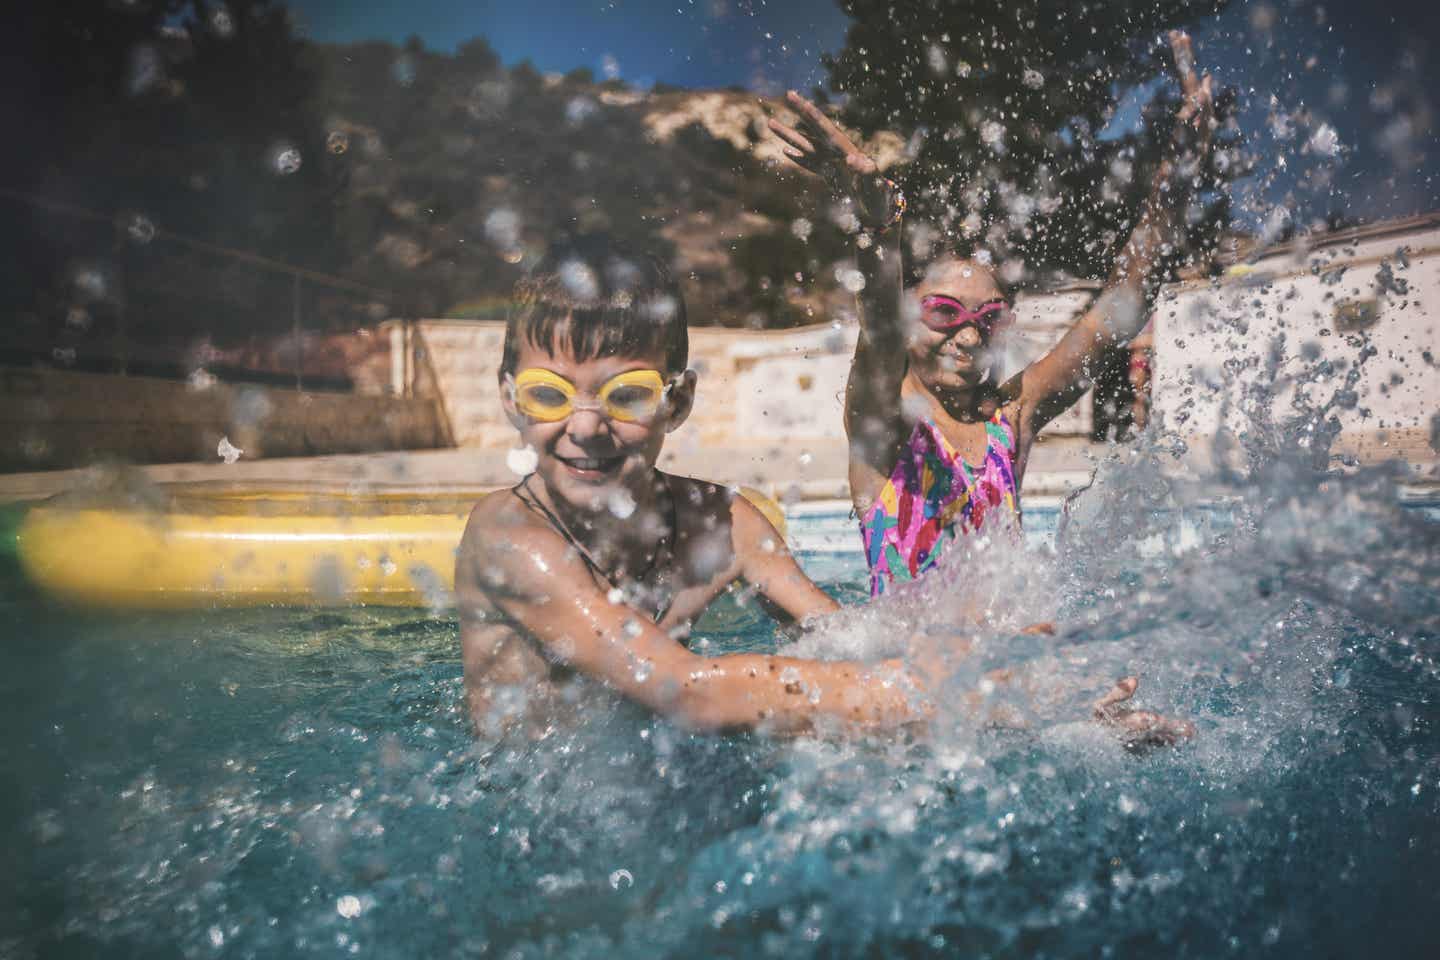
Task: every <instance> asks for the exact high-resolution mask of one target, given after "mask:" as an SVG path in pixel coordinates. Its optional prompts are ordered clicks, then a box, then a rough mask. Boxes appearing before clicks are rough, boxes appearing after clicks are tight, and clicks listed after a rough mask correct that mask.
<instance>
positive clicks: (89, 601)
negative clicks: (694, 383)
mask: <svg viewBox="0 0 1440 960" xmlns="http://www.w3.org/2000/svg"><path fill="white" fill-rule="evenodd" d="M740 492H741V493H742V494H743V495H744V496H745V497H746V499H748V500H750V501H751V502H752V503H754V504H755V505H756V506H757V507H758V508H759V509H760V511H761V512H762V513H763V514H765V516H766V518H767V519H769V520H770V522H771V523H772V524H774V525H775V527H776V529H777V530H779V531H780V534H781V535H782V536H784V534H785V515H784V513H783V512H782V511H781V509H780V507H779V505H778V504H776V503H775V501H774V500H772V499H770V498H769V497H767V496H765V495H764V494H763V493H760V492H759V491H757V490H752V489H750V488H748V487H742V488H741V491H740ZM482 493H483V491H476V492H474V493H468V492H467V493H447V494H442V495H416V494H413V493H412V494H388V493H387V494H373V493H372V494H349V495H335V494H315V493H307V492H293V491H254V492H231V491H206V490H200V491H196V490H183V489H182V490H172V491H165V492H164V495H163V497H162V498H161V502H160V503H158V504H151V505H148V506H144V507H141V506H131V507H122V508H115V507H102V506H96V505H94V504H93V503H85V502H83V501H81V502H75V501H72V502H66V501H65V500H64V499H63V498H62V499H59V500H56V501H47V502H45V503H41V504H38V505H36V506H34V507H31V508H30V510H29V511H28V512H27V514H26V515H25V518H24V520H23V521H22V522H21V524H20V528H19V530H18V532H17V535H16V552H17V555H18V558H19V561H20V564H21V566H22V568H23V569H24V571H25V573H26V575H27V577H28V578H29V579H30V581H31V582H32V583H34V584H36V585H37V586H39V587H40V588H41V589H43V590H44V591H45V592H46V593H48V594H49V595H51V596H52V597H55V598H56V599H59V600H62V601H64V602H67V603H73V604H79V605H83V606H90V607H105V608H111V609H126V610H183V609H195V608H202V607H253V606H267V605H282V606H291V605H295V606H303V605H322V606H338V605H352V604H368V605H378V606H394V607H420V606H430V607H437V606H445V605H447V604H448V603H449V602H450V600H451V593H452V591H453V589H454V566H455V548H456V547H457V546H458V545H459V543H460V535H461V533H462V532H464V529H465V521H466V518H467V517H468V516H469V513H470V507H471V506H472V505H473V504H474V503H475V501H476V499H478V498H479V497H480V496H481V495H482Z"/></svg>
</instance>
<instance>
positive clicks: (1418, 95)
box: [290, 0, 1440, 226]
mask: <svg viewBox="0 0 1440 960" xmlns="http://www.w3.org/2000/svg"><path fill="white" fill-rule="evenodd" d="M897 2H904V0H897ZM290 5H291V7H292V9H293V10H294V12H295V14H296V18H297V20H298V22H299V23H300V25H301V26H302V27H303V28H304V29H305V31H306V32H307V33H308V34H309V36H311V37H312V38H313V39H315V40H319V41H322V42H325V41H340V42H343V41H353V40H362V39H385V40H390V41H393V42H397V43H398V42H401V41H403V40H404V39H405V38H406V37H408V36H410V35H417V36H419V37H420V38H421V40H423V41H424V42H425V44H426V46H429V47H431V48H433V49H438V50H452V49H454V48H455V46H456V45H457V44H459V43H461V42H463V41H464V40H466V39H469V38H470V37H473V36H484V37H485V38H486V39H487V40H488V41H489V42H490V44H491V46H492V47H494V48H495V49H496V50H497V51H498V52H499V53H500V56H501V57H502V59H503V60H504V61H505V62H506V63H507V64H512V65H513V64H515V63H518V62H519V61H521V60H527V59H528V60H530V61H531V62H533V63H534V64H535V65H536V66H537V67H538V68H540V69H541V70H543V71H559V72H563V71H566V70H570V69H573V68H575V67H580V66H588V67H590V68H591V69H593V70H594V71H595V74H596V76H597V77H601V78H604V77H607V76H619V77H620V78H621V79H623V80H625V81H627V82H629V83H631V84H635V85H639V86H648V85H649V84H652V83H656V82H661V83H669V84H676V85H680V86H690V87H717V86H744V87H747V88H749V89H752V90H756V91H758V92H765V93H772V94H773V93H776V92H778V91H781V90H783V89H785V88H787V87H797V88H800V89H805V88H808V87H810V86H813V85H815V84H821V83H823V82H824V79H825V77H824V70H823V68H822V67H821V66H820V63H819V58H820V54H821V53H822V51H834V50H838V49H839V48H840V47H841V46H843V44H844V41H845V33H846V29H847V27H848V23H849V21H848V19H847V17H846V16H845V15H844V14H843V13H841V12H840V10H839V8H838V6H837V5H836V4H835V3H834V2H833V0H528V2H526V0H519V2H516V0H405V2H380V0H364V2H355V0H291V3H290ZM1194 32H1195V34H1196V46H1197V56H1198V59H1199V60H1200V61H1201V63H1202V65H1205V66H1208V67H1209V68H1210V69H1212V70H1213V71H1214V72H1215V74H1216V77H1217V79H1218V80H1219V81H1220V82H1222V83H1224V84H1227V85H1230V86H1232V87H1234V88H1235V89H1236V90H1238V92H1239V94H1240V101H1241V104H1242V112H1241V121H1242V125H1243V127H1244V128H1245V130H1246V131H1247V133H1249V134H1250V139H1251V143H1252V145H1253V147H1254V148H1255V150H1256V151H1257V153H1258V154H1259V156H1260V160H1261V168H1260V173H1261V175H1262V176H1261V177H1259V178H1257V179H1256V180H1255V181H1253V182H1252V183H1251V185H1250V186H1249V187H1248V188H1247V190H1246V191H1245V192H1244V193H1243V195H1242V197H1241V201H1242V203H1241V208H1242V209H1241V210H1240V213H1241V215H1242V219H1244V220H1248V221H1250V222H1251V224H1252V226H1253V225H1255V224H1258V223H1259V222H1260V221H1262V220H1264V219H1265V217H1266V216H1268V215H1269V212H1270V210H1271V208H1272V206H1273V205H1274V204H1277V203H1279V204H1283V205H1286V206H1288V207H1289V208H1291V209H1293V210H1294V212H1295V215H1296V216H1297V217H1300V218H1304V219H1313V218H1315V217H1317V216H1323V215H1324V214H1326V213H1329V212H1332V211H1336V212H1342V213H1346V214H1349V215H1351V216H1356V217H1361V218H1365V219H1375V218H1379V217H1386V216H1397V215H1405V214H1409V213H1414V212H1419V211H1422V210H1430V209H1436V208H1440V140H1437V135H1436V133H1435V129H1436V128H1437V127H1440V2H1437V0H1423V2H1422V0H1366V2H1363V3H1362V2H1359V0H1323V2H1320V0H1266V2H1255V0H1249V2H1247V0H1234V2H1233V3H1232V4H1231V6H1230V7H1229V8H1228V9H1227V10H1226V11H1225V12H1224V13H1223V14H1222V15H1221V16H1219V17H1217V18H1215V19H1213V20H1211V21H1209V22H1207V23H1205V24H1202V25H1201V26H1200V27H1198V28H1197V29H1196V30H1195V31H1194ZM1137 115H1138V110H1137V109H1136V103H1135V98H1134V97H1131V98H1129V100H1128V105H1127V106H1125V107H1122V110H1121V113H1120V115H1119V116H1118V117H1117V120H1116V123H1117V124H1119V125H1124V124H1125V123H1127V122H1133V120H1134V118H1135V117H1136V116H1137ZM1326 150H1328V151H1330V152H1331V154H1332V155H1331V156H1330V157H1328V158H1322V157H1321V156H1320V154H1318V153H1317V151H1326ZM1262 181H1263V182H1262Z"/></svg>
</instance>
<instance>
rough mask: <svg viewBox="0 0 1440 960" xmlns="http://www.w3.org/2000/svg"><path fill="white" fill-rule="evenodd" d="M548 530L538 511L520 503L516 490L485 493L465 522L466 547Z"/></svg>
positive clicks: (472, 508) (507, 489) (513, 538)
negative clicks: (531, 531)
mask: <svg viewBox="0 0 1440 960" xmlns="http://www.w3.org/2000/svg"><path fill="white" fill-rule="evenodd" d="M538 529H548V527H546V526H545V524H544V522H543V521H541V520H540V518H539V517H537V516H536V515H535V512H534V511H533V510H531V509H530V508H529V507H527V506H525V504H524V503H523V502H521V500H520V498H519V497H518V496H516V494H515V491H514V490H513V489H512V488H510V487H506V488H504V489H502V490H494V491H491V492H490V493H487V494H485V495H484V496H482V497H481V498H480V499H479V500H477V501H475V505H474V506H473V507H471V508H470V516H469V519H468V520H467V521H466V523H465V535H464V540H463V544H464V545H473V544H475V543H477V542H484V541H488V540H500V541H505V542H514V541H515V539H516V538H517V536H519V537H523V536H524V535H525V533H526V531H529V530H538Z"/></svg>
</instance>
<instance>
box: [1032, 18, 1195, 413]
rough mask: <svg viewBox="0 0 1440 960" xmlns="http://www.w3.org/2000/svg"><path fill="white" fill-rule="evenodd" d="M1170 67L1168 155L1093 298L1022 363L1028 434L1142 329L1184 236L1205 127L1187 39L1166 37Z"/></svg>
mask: <svg viewBox="0 0 1440 960" xmlns="http://www.w3.org/2000/svg"><path fill="white" fill-rule="evenodd" d="M1170 46H1171V50H1172V51H1173V54H1174V57H1175V66H1176V71H1177V72H1178V73H1179V75H1180V82H1181V85H1182V86H1183V87H1184V90H1185V105H1184V106H1183V107H1182V108H1181V110H1180V115H1179V119H1178V123H1177V129H1176V135H1175V137H1174V140H1173V141H1172V146H1171V155H1170V156H1168V157H1166V158H1165V160H1164V161H1163V162H1162V163H1161V164H1160V169H1159V171H1158V172H1157V173H1156V175H1155V179H1154V181H1153V183H1152V186H1151V192H1150V196H1149V198H1148V199H1147V200H1146V201H1145V205H1144V208H1143V209H1142V212H1141V215H1140V220H1139V222H1138V223H1136V225H1135V229H1134V230H1133V231H1131V233H1130V237H1129V239H1128V240H1127V241H1126V242H1125V247H1124V249H1123V250H1122V251H1121V253H1120V256H1119V257H1117V258H1116V261H1115V266H1114V269H1113V270H1112V271H1111V274H1110V279H1109V281H1108V282H1107V283H1106V285H1105V289H1104V291H1103V292H1102V293H1101V295H1100V298H1099V299H1098V300H1097V301H1096V302H1095V304H1094V306H1092V307H1091V308H1090V309H1089V310H1087V311H1086V312H1085V314H1084V315H1083V316H1082V317H1081V318H1080V319H1079V320H1078V321H1077V322H1076V323H1075V325H1074V326H1073V327H1071V328H1070V330H1069V331H1068V332H1067V333H1066V334H1065V336H1064V337H1062V338H1061V340H1060V342H1059V343H1058V344H1057V345H1056V346H1055V348H1054V349H1052V350H1051V351H1050V352H1049V353H1047V354H1046V355H1045V356H1043V357H1041V358H1040V359H1039V360H1037V361H1035V362H1034V363H1033V364H1031V365H1030V366H1028V367H1026V368H1025V370H1024V371H1023V372H1022V373H1021V375H1020V377H1021V380H1020V399H1021V403H1022V405H1023V407H1024V409H1025V411H1026V415H1027V416H1028V419H1029V423H1030V435H1031V436H1034V434H1035V433H1037V432H1038V431H1039V430H1040V428H1041V427H1043V426H1044V425H1045V424H1046V423H1048V422H1049V421H1050V420H1051V419H1053V418H1054V417H1055V416H1056V415H1057V414H1059V413H1060V411H1061V410H1062V409H1063V408H1064V406H1066V405H1068V404H1061V403H1056V402H1054V401H1055V399H1056V398H1058V397H1060V395H1062V394H1065V393H1067V391H1071V390H1074V389H1076V388H1078V386H1079V385H1080V383H1081V381H1083V380H1084V379H1085V378H1086V376H1087V373H1088V371H1089V369H1090V368H1091V366H1092V365H1093V364H1094V363H1095V362H1097V361H1098V359H1099V358H1100V355H1101V354H1102V352H1103V351H1104V350H1105V348H1106V347H1108V346H1119V345H1123V344H1126V343H1129V342H1130V341H1131V340H1133V339H1134V338H1135V336H1136V335H1137V334H1138V333H1139V332H1140V330H1141V329H1142V328H1143V327H1144V326H1145V321H1146V320H1147V319H1148V318H1149V314H1150V310H1149V304H1150V301H1151V299H1152V298H1153V297H1154V294H1155V291H1156V287H1157V285H1158V271H1157V269H1156V268H1157V267H1158V266H1159V265H1160V264H1161V262H1162V260H1163V259H1164V254H1165V253H1168V252H1169V250H1170V249H1171V248H1172V246H1178V245H1179V243H1180V242H1181V240H1182V239H1183V236H1184V222H1183V221H1184V210H1185V205H1186V203H1187V202H1188V199H1189V196H1190V188H1191V185H1192V182H1193V181H1194V179H1195V177H1196V175H1197V168H1198V165H1199V162H1200V160H1201V159H1202V158H1203V157H1204V155H1205V152H1206V151H1207V150H1208V149H1209V144H1210V137H1211V134H1212V130H1213V126H1214V124H1213V112H1214V111H1213V107H1212V103H1211V79H1210V76H1209V75H1208V74H1207V75H1206V76H1205V78H1204V79H1203V80H1200V79H1197V77H1196V76H1195V69H1194V60H1193V58H1192V56H1191V52H1190V38H1189V37H1188V36H1186V35H1185V34H1184V33H1182V32H1180V31H1173V32H1172V33H1171V34H1170Z"/></svg>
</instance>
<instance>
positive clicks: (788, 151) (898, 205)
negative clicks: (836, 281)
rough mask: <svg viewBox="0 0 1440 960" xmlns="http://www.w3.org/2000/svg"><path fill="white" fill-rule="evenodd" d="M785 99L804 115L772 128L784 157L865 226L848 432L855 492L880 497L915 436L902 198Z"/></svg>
mask: <svg viewBox="0 0 1440 960" xmlns="http://www.w3.org/2000/svg"><path fill="white" fill-rule="evenodd" d="M787 99H788V100H789V103H790V106H791V107H792V108H793V109H794V110H795V111H796V112H797V113H798V114H799V115H800V120H799V121H798V123H797V124H796V126H794V127H790V126H787V125H786V124H783V123H781V122H780V121H778V120H775V119H771V120H770V129H771V130H772V131H774V133H775V135H776V136H777V137H779V138H780V141H781V144H782V147H781V148H782V149H783V150H784V152H785V155H786V156H788V157H789V158H790V159H791V160H793V161H794V162H795V163H796V164H797V165H799V166H800V167H802V168H803V169H805V170H808V171H810V172H811V173H813V174H815V175H816V176H818V177H820V178H821V179H823V180H824V181H825V182H826V184H827V185H828V186H829V187H830V190H831V192H832V194H833V195H834V196H835V197H837V198H838V199H841V200H843V201H848V202H849V203H850V204H851V205H852V206H853V208H854V211H855V215H856V217H857V218H858V219H859V221H860V227H861V233H860V234H859V236H858V237H857V243H856V247H857V249H856V268H857V270H858V271H859V273H860V280H861V281H862V284H861V285H860V289H859V291H858V292H857V293H856V306H857V308H858V310H859V314H860V336H859V339H858V340H857V341H856V344H855V356H854V359H853V360H851V362H850V377H849V380H848V381H847V382H846V387H845V432H846V434H847V435H848V437H849V439H850V489H851V490H870V489H876V488H878V486H879V485H880V484H882V483H883V482H884V480H885V478H886V477H887V476H888V475H889V473H890V468H891V467H892V466H893V465H894V463H895V461H896V459H897V458H898V457H899V455H900V450H901V448H902V447H903V446H904V444H905V441H906V439H907V437H908V435H909V425H908V424H906V423H905V421H904V419H903V417H902V416H901V413H900V385H901V383H902V382H903V380H904V379H905V369H906V357H905V334H904V329H903V326H902V324H901V317H900V309H901V292H902V291H901V269H900V248H899V231H898V227H899V223H900V216H901V214H902V213H903V212H904V209H905V203H904V198H903V196H902V195H901V193H900V190H899V188H898V187H896V185H895V184H894V183H892V182H891V181H889V180H887V179H885V178H884V177H882V176H881V175H880V170H879V167H878V166H876V164H875V161H874V160H873V159H871V158H870V157H869V156H867V155H866V154H865V153H864V151H862V150H861V149H860V148H859V147H858V146H856V144H855V142H854V141H853V140H851V139H850V137H849V136H848V135H847V134H846V133H845V131H843V130H841V129H840V127H839V126H837V125H836V124H835V122H834V121H833V120H831V119H830V118H829V117H827V116H825V114H824V113H822V112H821V111H820V109H819V108H818V107H816V106H815V104H813V103H811V102H810V101H809V100H806V99H805V98H804V97H802V96H800V95H799V94H798V93H796V92H795V91H793V90H792V91H790V93H789V94H788V95H787Z"/></svg>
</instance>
